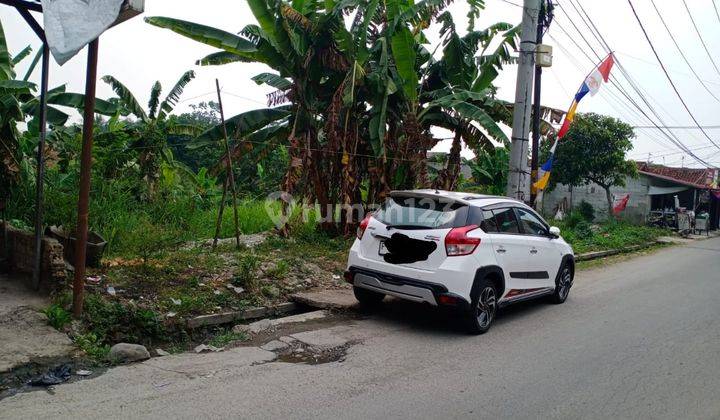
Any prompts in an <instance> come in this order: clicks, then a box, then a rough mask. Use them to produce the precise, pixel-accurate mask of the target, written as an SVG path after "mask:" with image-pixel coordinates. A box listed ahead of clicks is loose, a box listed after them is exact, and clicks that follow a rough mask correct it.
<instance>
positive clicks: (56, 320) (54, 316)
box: [43, 304, 72, 330]
mask: <svg viewBox="0 0 720 420" xmlns="http://www.w3.org/2000/svg"><path fill="white" fill-rule="evenodd" d="M43 313H44V314H45V316H47V319H48V324H50V325H51V326H52V327H53V328H55V329H56V330H62V329H63V327H65V325H67V324H69V323H70V321H72V316H71V315H70V312H68V311H67V310H65V308H63V307H62V306H60V305H58V304H52V305H50V306H48V307H47V308H45V309H44V310H43Z"/></svg>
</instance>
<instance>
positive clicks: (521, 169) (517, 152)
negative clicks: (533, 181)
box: [507, 0, 541, 201]
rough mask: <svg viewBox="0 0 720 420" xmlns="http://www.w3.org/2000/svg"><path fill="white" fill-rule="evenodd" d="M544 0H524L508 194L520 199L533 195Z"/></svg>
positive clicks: (526, 198) (525, 199) (523, 199)
mask: <svg viewBox="0 0 720 420" xmlns="http://www.w3.org/2000/svg"><path fill="white" fill-rule="evenodd" d="M540 1H541V0H524V2H523V19H522V27H521V34H520V58H519V63H518V73H517V83H516V85H515V108H514V110H513V127H512V145H511V148H510V172H509V174H508V185H507V196H508V197H512V198H516V199H518V200H521V201H527V200H528V199H529V198H530V170H529V169H530V168H529V167H528V159H527V158H528V146H529V145H528V135H529V132H530V107H531V105H532V91H533V72H534V70H535V41H536V35H537V23H538V13H539V11H540Z"/></svg>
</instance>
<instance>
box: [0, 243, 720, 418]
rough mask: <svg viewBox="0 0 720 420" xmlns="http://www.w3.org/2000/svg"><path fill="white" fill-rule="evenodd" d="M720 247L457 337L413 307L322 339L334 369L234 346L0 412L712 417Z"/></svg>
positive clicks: (584, 281) (643, 265) (703, 246)
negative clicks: (341, 348)
mask: <svg viewBox="0 0 720 420" xmlns="http://www.w3.org/2000/svg"><path fill="white" fill-rule="evenodd" d="M719 300H720V238H718V239H711V240H706V241H698V242H694V243H692V244H689V245H686V246H676V247H673V248H667V249H663V250H660V251H658V252H655V253H652V254H650V255H645V256H640V257H637V258H633V259H631V260H628V261H624V262H620V263H617V264H614V265H610V266H605V267H600V268H596V269H593V270H587V271H582V272H580V273H579V275H578V278H577V280H576V284H575V286H574V288H573V290H572V291H571V293H570V298H569V299H568V301H567V302H566V303H565V304H563V305H559V306H555V305H550V304H547V303H533V304H523V305H521V306H519V307H515V308H509V309H507V310H505V311H504V312H503V313H502V314H501V316H500V318H498V320H497V323H496V324H495V326H494V327H493V328H492V330H491V331H490V332H489V333H487V334H485V335H483V336H467V335H464V334H462V333H461V332H459V331H458V330H454V329H452V328H448V327H447V322H448V319H447V318H445V317H444V316H442V315H439V314H436V313H434V312H428V311H424V310H421V309H419V308H417V307H416V306H415V305H412V304H402V303H398V304H394V305H386V308H385V309H383V310H381V311H380V313H377V314H374V315H372V316H370V317H368V318H366V319H360V320H356V321H353V322H350V323H344V324H342V325H335V326H330V327H329V329H327V330H325V331H324V332H325V333H326V335H329V336H335V337H342V338H343V339H349V340H356V341H357V343H356V344H354V345H352V346H351V347H350V348H349V350H348V353H347V355H346V358H345V360H344V361H342V362H332V363H325V364H318V365H307V364H297V363H280V362H270V360H272V359H273V358H274V355H273V354H272V353H269V352H266V351H263V350H260V349H257V348H241V349H236V350H232V351H227V352H223V353H216V354H210V355H181V356H171V357H164V358H159V359H153V360H151V361H149V362H146V363H142V364H136V365H131V366H124V367H119V368H115V369H112V370H110V371H108V372H107V373H105V374H104V375H102V376H99V377H98V378H95V379H90V380H84V381H80V382H76V383H72V384H67V385H62V386H58V387H57V388H56V390H55V394H54V395H50V394H48V393H45V392H31V393H23V394H19V395H16V396H14V397H11V398H8V399H5V400H3V401H0V417H2V418H22V417H27V418H54V419H56V418H58V417H60V418H65V417H67V418H71V417H74V418H118V417H122V418H138V417H152V418H251V417H252V418H333V419H337V418H382V419H386V418H413V419H415V418H489V417H494V418H497V417H500V418H573V419H574V418H607V417H613V418H673V419H674V418H692V419H695V418H720V301H719Z"/></svg>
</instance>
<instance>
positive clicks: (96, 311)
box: [83, 294, 167, 344]
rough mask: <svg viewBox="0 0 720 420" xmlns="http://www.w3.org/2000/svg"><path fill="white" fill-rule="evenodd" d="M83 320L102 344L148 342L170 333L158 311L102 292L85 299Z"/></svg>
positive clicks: (160, 338)
mask: <svg viewBox="0 0 720 420" xmlns="http://www.w3.org/2000/svg"><path fill="white" fill-rule="evenodd" d="M83 320H84V322H85V325H86V326H87V328H88V330H89V331H90V332H91V333H92V334H94V335H95V337H96V341H97V342H99V343H107V344H109V343H119V342H123V341H125V342H131V343H148V344H151V343H152V342H153V341H157V340H162V339H164V338H165V337H166V336H167V333H166V331H165V327H164V325H163V324H162V322H161V321H160V319H159V316H158V314H156V313H155V312H153V311H152V310H149V309H143V308H140V307H137V306H134V305H127V306H126V305H123V304H121V303H119V302H111V301H108V300H106V299H104V298H103V297H102V296H99V295H94V294H92V295H89V296H87V298H86V299H85V312H84V314H83Z"/></svg>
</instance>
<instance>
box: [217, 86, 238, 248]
mask: <svg viewBox="0 0 720 420" xmlns="http://www.w3.org/2000/svg"><path fill="white" fill-rule="evenodd" d="M215 88H216V89H217V96H218V105H219V107H220V121H221V122H222V129H223V138H224V140H225V153H226V154H227V160H226V161H225V162H226V169H227V176H228V180H229V185H230V192H231V193H232V198H233V216H234V217H233V219H234V222H235V245H236V246H237V247H238V248H240V226H239V224H238V209H237V191H236V190H235V173H234V172H233V163H232V153H231V152H230V141H229V140H228V134H227V127H226V126H225V112H224V111H223V104H222V97H221V95H220V81H219V80H218V79H215Z"/></svg>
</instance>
